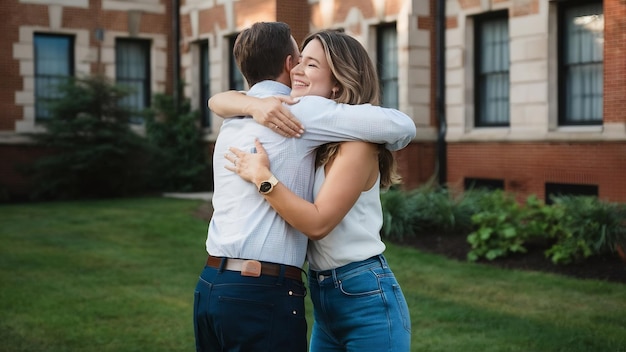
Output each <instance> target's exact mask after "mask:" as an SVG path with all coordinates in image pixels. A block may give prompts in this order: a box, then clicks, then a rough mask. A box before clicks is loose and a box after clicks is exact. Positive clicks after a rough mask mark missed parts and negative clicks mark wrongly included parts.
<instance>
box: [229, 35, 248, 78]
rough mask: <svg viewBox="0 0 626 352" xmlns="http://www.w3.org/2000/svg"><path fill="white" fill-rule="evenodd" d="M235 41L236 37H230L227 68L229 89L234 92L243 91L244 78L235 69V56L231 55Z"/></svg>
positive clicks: (237, 69)
mask: <svg viewBox="0 0 626 352" xmlns="http://www.w3.org/2000/svg"><path fill="white" fill-rule="evenodd" d="M236 39H237V35H233V36H231V37H230V39H229V40H230V66H229V67H228V78H229V80H228V81H229V83H230V85H229V89H234V90H244V89H245V84H244V78H243V75H242V74H241V71H239V68H238V67H237V62H236V61H235V55H233V48H234V47H235V40H236Z"/></svg>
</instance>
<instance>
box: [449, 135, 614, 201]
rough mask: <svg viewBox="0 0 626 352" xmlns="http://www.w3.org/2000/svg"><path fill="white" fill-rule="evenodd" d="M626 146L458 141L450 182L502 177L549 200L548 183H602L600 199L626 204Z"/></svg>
mask: <svg viewBox="0 0 626 352" xmlns="http://www.w3.org/2000/svg"><path fill="white" fill-rule="evenodd" d="M624 175H626V142H615V143H572V142H559V143H454V144H449V145H448V182H449V184H450V185H451V186H452V187H463V180H464V178H466V177H469V178H489V179H502V180H504V183H505V190H507V191H511V192H515V193H517V194H518V199H519V200H523V199H525V198H526V197H527V196H528V195H530V194H536V195H537V196H538V197H539V198H541V199H543V198H544V196H545V194H544V191H545V183H546V182H550V183H566V184H586V185H597V186H598V193H599V194H598V196H599V197H600V198H602V199H605V200H608V201H615V202H626V178H625V176H624Z"/></svg>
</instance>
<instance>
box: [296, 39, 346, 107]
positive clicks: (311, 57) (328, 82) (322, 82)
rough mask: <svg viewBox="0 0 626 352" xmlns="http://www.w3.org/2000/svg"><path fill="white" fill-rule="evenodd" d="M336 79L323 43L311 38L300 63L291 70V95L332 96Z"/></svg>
mask: <svg viewBox="0 0 626 352" xmlns="http://www.w3.org/2000/svg"><path fill="white" fill-rule="evenodd" d="M334 87H336V83H335V80H334V79H333V75H332V73H331V71H330V67H329V65H328V60H327V59H326V54H325V52H324V48H323V47H322V43H321V42H320V41H319V40H318V39H314V40H311V41H310V42H309V43H308V44H307V45H306V46H305V47H304V49H303V50H302V53H301V54H300V60H299V62H298V64H297V65H296V66H295V67H294V68H293V69H292V70H291V96H293V97H302V96H305V95H317V96H321V97H325V98H330V96H331V95H332V90H333V88H334Z"/></svg>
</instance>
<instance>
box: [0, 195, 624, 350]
mask: <svg viewBox="0 0 626 352" xmlns="http://www.w3.org/2000/svg"><path fill="white" fill-rule="evenodd" d="M201 204H202V202H201V201H189V200H174V199H161V198H140V199H123V200H102V201H84V202H54V203H37V204H18V205H3V206H0V341H1V346H2V347H1V348H0V350H2V351H7V352H10V351H99V352H102V351H151V352H152V351H192V350H194V340H193V328H192V304H193V290H194V287H195V284H196V280H197V276H198V274H199V273H200V271H201V268H202V266H203V263H204V260H205V258H206V253H205V250H204V241H205V236H206V223H205V221H203V220H200V219H198V218H196V217H194V216H193V213H194V212H195V211H196V210H197V209H198V207H199V206H200V205H201ZM386 256H387V259H388V261H389V262H390V265H391V267H392V269H393V270H394V272H395V274H396V276H397V278H398V280H399V282H400V284H401V285H402V288H403V291H404V294H405V296H406V299H407V301H408V304H409V308H410V311H411V319H412V325H413V334H412V339H413V343H412V345H413V348H412V350H413V351H464V352H471V351H481V352H483V351H542V352H543V351H568V352H571V351H581V352H582V351H584V352H589V351H626V333H625V331H626V330H625V328H626V285H623V284H618V283H608V282H601V281H595V280H576V279H572V278H566V277H559V276H556V275H551V274H544V273H530V272H518V271H510V270H503V269H499V268H494V267H488V266H483V265H480V264H473V263H460V262H456V261H451V260H448V259H445V258H443V257H440V256H436V255H431V254H426V253H422V252H420V251H417V250H415V249H413V248H405V247H400V246H397V245H392V244H388V248H387V251H386ZM625 270H626V268H625ZM309 302H310V301H309V300H308V299H307V309H308V312H307V316H308V317H310V316H311V309H312V308H311V305H310V303H309ZM309 321H311V320H309Z"/></svg>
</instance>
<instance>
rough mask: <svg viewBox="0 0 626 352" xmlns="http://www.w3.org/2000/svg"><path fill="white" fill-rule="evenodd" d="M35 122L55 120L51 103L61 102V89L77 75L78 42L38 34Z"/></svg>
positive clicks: (36, 43) (64, 37) (69, 37)
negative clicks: (61, 85) (76, 56)
mask: <svg viewBox="0 0 626 352" xmlns="http://www.w3.org/2000/svg"><path fill="white" fill-rule="evenodd" d="M34 45H35V119H36V120H47V119H50V118H51V117H52V115H51V113H50V103H51V102H53V101H54V100H56V99H58V98H60V96H59V90H58V86H59V84H62V83H65V82H66V81H67V79H68V78H69V77H70V76H72V75H73V74H74V55H73V52H74V38H73V37H71V36H66V35H53V34H35V37H34Z"/></svg>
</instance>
